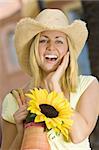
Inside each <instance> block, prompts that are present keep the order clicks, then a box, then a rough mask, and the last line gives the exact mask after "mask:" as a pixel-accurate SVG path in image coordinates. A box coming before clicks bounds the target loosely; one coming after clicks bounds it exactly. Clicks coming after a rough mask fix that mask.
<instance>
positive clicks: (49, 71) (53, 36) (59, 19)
mask: <svg viewBox="0 0 99 150" xmlns="http://www.w3.org/2000/svg"><path fill="white" fill-rule="evenodd" d="M87 36H88V31H87V28H86V24H85V23H84V22H83V21H81V20H75V21H74V22H73V23H72V24H69V23H68V19H67V18H66V16H65V15H64V13H63V12H62V11H60V10H58V9H45V10H43V11H42V12H40V13H39V14H38V16H37V17H36V18H35V19H31V18H25V19H22V20H21V21H20V22H19V23H18V25H17V27H16V31H15V47H16V51H17V55H18V59H19V63H20V65H21V67H22V69H23V70H24V71H25V72H26V73H28V75H30V76H31V78H32V81H30V84H29V86H28V87H27V90H29V89H30V88H34V87H37V88H39V87H40V88H45V89H47V90H48V91H49V92H51V91H53V90H54V91H56V92H58V93H61V92H62V93H63V94H64V96H65V97H66V98H67V99H68V101H69V103H70V106H71V108H72V109H73V110H74V113H73V115H72V117H71V119H72V120H73V125H72V127H71V129H70V130H69V135H70V139H71V141H69V142H66V141H65V140H64V138H63V136H62V135H61V133H60V135H58V136H57V135H56V134H55V133H54V132H53V131H50V134H49V132H48V133H47V139H48V142H49V145H50V149H51V150H66V149H67V150H90V149H91V148H90V144H89V140H88V137H89V135H90V134H91V132H92V131H93V129H94V127H95V124H96V121H97V118H98V115H99V83H98V81H97V79H96V78H95V77H93V76H83V75H78V64H77V58H78V56H79V54H80V52H81V50H82V48H83V46H84V44H85V42H86V39H87ZM27 114H28V111H27V104H26V102H25V98H24V94H23V92H22V90H19V91H18V90H17V91H16V90H13V91H12V93H9V94H8V95H7V96H6V97H5V99H4V101H3V105H2V150H20V148H21V143H22V138H23V133H24V128H23V120H24V119H25V118H26V116H27ZM35 130H36V128H35ZM37 130H38V129H37ZM41 130H42V129H41ZM41 132H42V131H41Z"/></svg>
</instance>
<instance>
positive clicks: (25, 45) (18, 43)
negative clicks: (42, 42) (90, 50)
mask: <svg viewBox="0 0 99 150" xmlns="http://www.w3.org/2000/svg"><path fill="white" fill-rule="evenodd" d="M46 30H58V31H61V32H64V33H66V35H67V37H68V39H69V48H72V49H73V50H74V51H75V54H76V56H77V57H78V55H79V54H80V52H81V50H82V48H83V46H84V44H85V41H86V39H87V36H88V31H87V28H86V23H85V22H83V21H81V20H75V21H74V22H73V23H72V24H69V22H68V19H67V17H66V16H65V14H64V13H63V12H62V11H61V10H59V9H44V10H43V11H41V12H40V13H39V14H38V15H37V17H36V18H35V19H32V18H23V19H21V21H19V23H18V24H17V26H16V30H15V48H16V52H17V56H18V59H19V63H20V65H21V67H22V69H23V70H24V71H25V72H27V73H28V74H29V75H31V69H30V64H29V53H30V46H31V43H32V41H33V37H34V36H35V35H37V34H38V33H40V32H42V31H46Z"/></svg>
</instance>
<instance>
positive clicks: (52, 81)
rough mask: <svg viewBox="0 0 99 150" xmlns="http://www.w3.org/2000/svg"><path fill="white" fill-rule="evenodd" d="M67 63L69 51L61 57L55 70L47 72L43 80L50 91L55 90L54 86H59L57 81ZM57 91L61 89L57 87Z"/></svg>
mask: <svg viewBox="0 0 99 150" xmlns="http://www.w3.org/2000/svg"><path fill="white" fill-rule="evenodd" d="M68 64H69V52H67V54H66V55H65V56H64V57H63V60H62V62H61V64H60V65H59V66H58V68H57V70H56V71H55V72H51V73H50V74H48V76H47V77H46V79H45V80H44V82H45V86H46V88H47V89H49V90H51V91H52V90H56V88H59V81H60V79H61V77H62V75H63V74H64V73H65V71H66V69H67V67H68ZM55 87H56V88H55ZM59 91H60V92H61V89H59Z"/></svg>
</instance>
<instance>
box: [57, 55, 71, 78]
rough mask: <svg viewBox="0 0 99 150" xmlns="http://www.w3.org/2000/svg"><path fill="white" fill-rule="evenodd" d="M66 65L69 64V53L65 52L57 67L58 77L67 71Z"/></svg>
mask: <svg viewBox="0 0 99 150" xmlns="http://www.w3.org/2000/svg"><path fill="white" fill-rule="evenodd" d="M68 64H69V52H67V54H66V55H65V56H64V58H63V60H62V63H61V64H60V65H59V67H58V69H57V70H56V72H58V74H60V76H61V75H62V74H63V73H64V72H65V70H66V69H67V67H68Z"/></svg>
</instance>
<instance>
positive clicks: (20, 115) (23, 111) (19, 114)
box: [13, 104, 28, 124]
mask: <svg viewBox="0 0 99 150" xmlns="http://www.w3.org/2000/svg"><path fill="white" fill-rule="evenodd" d="M27 114H28V111H27V105H26V104H24V105H22V107H20V108H19V109H18V110H17V111H16V112H15V113H14V115H13V116H14V119H15V121H16V123H17V124H19V123H22V122H23V120H24V119H25V118H26V116H27Z"/></svg>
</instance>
